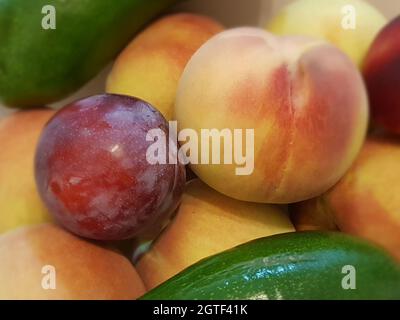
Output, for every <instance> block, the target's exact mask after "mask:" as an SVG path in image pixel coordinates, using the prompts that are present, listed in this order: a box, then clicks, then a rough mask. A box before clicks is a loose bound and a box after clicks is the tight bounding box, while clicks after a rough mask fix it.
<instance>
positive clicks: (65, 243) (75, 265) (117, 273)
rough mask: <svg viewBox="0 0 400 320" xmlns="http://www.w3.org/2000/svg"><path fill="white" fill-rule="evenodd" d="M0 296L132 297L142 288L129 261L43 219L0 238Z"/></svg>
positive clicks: (21, 297)
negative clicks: (38, 222) (40, 223)
mask: <svg viewBox="0 0 400 320" xmlns="http://www.w3.org/2000/svg"><path fill="white" fill-rule="evenodd" d="M0 261H1V263H0V283H1V286H0V299H40V300H42V299H62V300H64V299H71V300H75V299H89V300H93V299H135V298H138V297H139V296H141V295H143V294H144V293H145V288H144V286H143V283H142V281H141V279H140V277H139V275H138V274H137V272H136V270H135V269H134V267H133V266H132V265H131V264H130V262H129V260H128V259H126V258H125V257H123V256H122V255H120V254H119V253H117V252H114V251H112V250H109V249H106V248H103V247H100V246H97V245H95V244H93V243H90V242H86V241H85V240H83V239H80V238H78V237H76V236H74V235H72V234H70V233H68V232H67V231H64V230H63V229H61V228H59V227H57V226H55V225H52V224H43V225H37V226H31V227H25V228H20V229H18V230H14V231H11V232H9V233H6V234H4V235H3V236H1V237H0Z"/></svg>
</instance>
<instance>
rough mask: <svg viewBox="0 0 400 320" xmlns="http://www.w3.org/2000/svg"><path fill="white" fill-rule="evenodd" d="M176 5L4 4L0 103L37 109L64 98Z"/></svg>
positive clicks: (123, 0)
mask: <svg viewBox="0 0 400 320" xmlns="http://www.w3.org/2000/svg"><path fill="white" fill-rule="evenodd" d="M176 2H177V0H116V1H112V0H0V101H1V102H2V103H3V104H5V105H7V106H10V107H35V106H43V105H46V104H48V103H51V102H55V101H57V100H60V99H61V98H64V97H65V96H67V95H68V94H71V93H72V92H74V91H76V90H77V89H79V88H80V87H81V86H82V85H84V84H85V83H86V82H88V81H89V80H90V79H91V78H93V77H94V76H95V75H96V74H97V73H99V71H101V70H102V69H103V68H104V67H105V66H106V65H107V64H108V63H109V62H110V61H111V60H112V59H113V58H114V57H115V56H116V55H117V54H118V52H120V51H121V50H122V49H123V48H124V46H125V45H126V44H127V43H128V42H129V41H130V40H131V39H132V37H133V36H134V35H135V34H136V33H137V32H138V31H139V30H140V29H141V28H142V27H144V26H145V25H146V23H148V22H149V21H150V20H151V19H153V18H154V17H156V16H157V15H158V14H159V13H161V12H162V11H163V10H164V9H166V8H167V7H169V6H171V5H172V4H174V3H176ZM48 5H50V6H53V8H54V11H53V10H52V8H50V9H48V8H49V7H48ZM46 6H47V7H46ZM53 18H55V19H53ZM53 22H55V24H54V25H52V23H53ZM52 27H55V29H53V28H52Z"/></svg>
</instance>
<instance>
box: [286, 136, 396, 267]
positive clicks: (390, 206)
mask: <svg viewBox="0 0 400 320" xmlns="http://www.w3.org/2000/svg"><path fill="white" fill-rule="evenodd" d="M399 159H400V140H399V139H398V138H393V137H383V136H373V137H370V138H369V139H368V140H367V142H366V144H365V145H364V147H363V149H362V151H361V153H360V156H359V157H358V159H357V160H356V162H355V163H354V164H353V166H352V168H351V169H350V170H349V172H348V173H347V174H346V175H345V176H344V177H343V178H342V179H341V180H340V182H339V183H338V184H337V185H336V186H335V187H334V188H332V189H331V190H330V191H329V192H327V193H326V194H324V195H323V196H321V197H319V198H317V199H313V200H310V201H305V202H302V203H299V204H296V205H294V206H293V207H292V208H291V209H292V211H293V213H292V216H295V219H294V220H293V221H294V223H295V224H297V225H299V223H298V221H305V220H308V221H312V223H313V224H314V226H315V225H317V226H318V228H319V229H321V228H322V229H326V228H327V226H331V227H332V226H333V225H337V227H338V228H339V229H340V230H341V231H343V232H347V233H350V234H353V235H355V236H359V237H363V238H366V239H369V240H371V241H374V242H376V243H378V244H380V245H382V246H383V247H385V248H386V249H388V250H389V251H390V252H391V253H392V254H393V255H394V256H396V257H397V258H399V259H400V233H399V230H400V197H399V193H400V167H399ZM316 216H319V218H318V221H317V220H316V219H315V217H316ZM303 226H304V224H303ZM297 229H304V228H298V227H297Z"/></svg>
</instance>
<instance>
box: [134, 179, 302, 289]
mask: <svg viewBox="0 0 400 320" xmlns="http://www.w3.org/2000/svg"><path fill="white" fill-rule="evenodd" d="M292 231H294V228H293V225H292V224H291V222H290V220H289V218H288V216H287V214H286V212H284V211H283V210H282V209H281V208H279V207H278V206H274V205H265V204H255V203H249V202H243V201H238V200H234V199H231V198H228V197H226V196H224V195H222V194H220V193H218V192H216V191H214V190H213V189H211V188H209V187H208V186H207V185H205V184H204V183H203V182H201V181H200V180H199V179H195V180H192V181H190V182H189V183H188V184H187V188H186V191H185V194H184V195H183V198H182V204H181V206H180V208H179V210H178V213H177V215H176V217H175V218H174V220H173V221H172V222H171V224H170V225H169V226H168V227H167V229H166V230H165V231H164V232H163V233H162V234H161V235H160V237H159V238H158V239H157V240H156V242H155V243H154V245H153V246H152V248H151V249H150V251H148V252H147V253H146V254H145V255H144V256H142V257H141V259H140V260H139V262H138V264H137V270H138V272H139V274H140V276H141V277H142V279H143V282H144V283H145V285H146V287H147V288H148V289H150V288H153V287H155V286H157V285H159V284H160V283H162V282H164V281H165V280H167V279H169V278H170V277H172V276H173V275H175V274H177V273H178V272H180V271H181V270H183V269H185V268H186V267H188V266H190V265H191V264H193V263H195V262H197V261H199V260H200V259H202V258H205V257H208V256H210V255H213V254H216V253H219V252H221V251H224V250H226V249H229V248H232V247H234V246H236V245H239V244H241V243H244V242H247V241H250V240H253V239H256V238H261V237H265V236H269V235H273V234H277V233H285V232H292Z"/></svg>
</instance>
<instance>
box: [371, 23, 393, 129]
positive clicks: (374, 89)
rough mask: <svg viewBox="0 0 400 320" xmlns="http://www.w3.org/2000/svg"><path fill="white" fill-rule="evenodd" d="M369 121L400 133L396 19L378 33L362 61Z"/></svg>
mask: <svg viewBox="0 0 400 320" xmlns="http://www.w3.org/2000/svg"><path fill="white" fill-rule="evenodd" d="M364 77H365V81H366V83H367V88H368V94H369V98H370V102H371V116H372V121H373V122H374V123H375V124H376V125H378V126H382V127H383V128H385V129H386V130H388V131H390V132H393V133H396V134H400V16H399V17H398V18H396V19H394V20H393V21H392V22H391V23H389V24H388V25H387V26H386V27H385V28H384V29H383V30H382V31H381V33H379V35H378V36H377V38H376V39H375V41H374V43H373V44H372V46H371V49H370V51H369V53H368V55H367V57H366V59H365V64H364Z"/></svg>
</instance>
